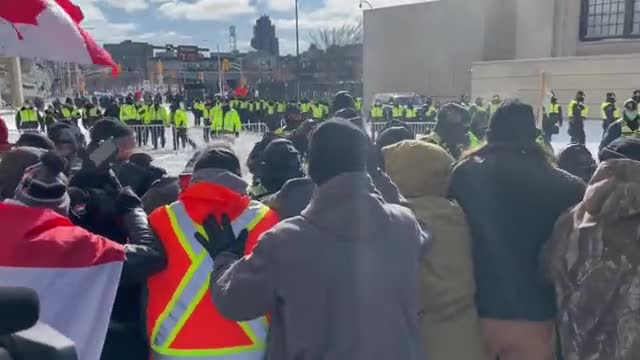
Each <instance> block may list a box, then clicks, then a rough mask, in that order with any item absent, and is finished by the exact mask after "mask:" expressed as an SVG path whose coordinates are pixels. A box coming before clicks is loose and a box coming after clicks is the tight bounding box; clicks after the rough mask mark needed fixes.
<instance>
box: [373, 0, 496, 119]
mask: <svg viewBox="0 0 640 360" xmlns="http://www.w3.org/2000/svg"><path fill="white" fill-rule="evenodd" d="M483 14H484V2H483V1H481V0H478V1H476V0H474V1H469V0H441V1H431V2H423V3H418V4H413V5H404V6H396V7H391V8H382V9H374V10H367V11H365V12H364V48H363V52H364V61H363V62H364V74H363V81H364V98H365V99H364V100H365V104H367V106H368V104H370V103H371V100H372V98H373V96H374V95H375V94H376V93H382V92H406V91H412V92H416V93H420V94H425V95H429V96H452V95H456V94H462V93H465V92H468V91H469V89H470V86H471V73H470V70H471V62H472V61H481V60H483V52H484V16H483ZM456 19H457V20H456Z"/></svg>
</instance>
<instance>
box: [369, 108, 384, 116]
mask: <svg viewBox="0 0 640 360" xmlns="http://www.w3.org/2000/svg"><path fill="white" fill-rule="evenodd" d="M371 117H372V118H374V119H381V118H383V117H384V109H383V108H382V106H376V105H374V106H372V107H371Z"/></svg>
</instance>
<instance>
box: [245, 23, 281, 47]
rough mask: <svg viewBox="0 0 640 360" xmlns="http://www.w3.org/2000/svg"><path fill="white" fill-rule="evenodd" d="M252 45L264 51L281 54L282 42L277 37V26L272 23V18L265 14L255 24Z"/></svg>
mask: <svg viewBox="0 0 640 360" xmlns="http://www.w3.org/2000/svg"><path fill="white" fill-rule="evenodd" d="M251 47H252V48H254V49H256V50H258V51H264V52H266V53H269V54H271V55H274V56H280V43H279V41H278V38H277V37H276V26H275V25H273V24H272V23H271V19H270V18H269V17H268V16H266V15H263V16H261V17H260V18H258V20H256V24H255V25H254V26H253V39H251Z"/></svg>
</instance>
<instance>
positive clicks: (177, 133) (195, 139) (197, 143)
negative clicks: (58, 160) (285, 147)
mask: <svg viewBox="0 0 640 360" xmlns="http://www.w3.org/2000/svg"><path fill="white" fill-rule="evenodd" d="M129 127H130V128H131V129H132V130H133V131H134V133H135V137H136V141H137V143H138V148H140V149H143V150H155V149H169V150H174V151H182V150H188V151H191V150H192V149H193V147H198V148H200V147H203V146H206V145H207V143H209V142H211V141H213V140H215V139H216V138H220V137H224V138H229V137H230V135H231V137H235V135H234V134H222V133H215V132H212V131H211V128H210V127H209V126H191V127H188V128H179V127H178V128H177V127H175V126H164V125H129ZM268 131H269V127H268V126H267V125H266V124H264V123H260V122H258V123H247V124H243V125H242V129H241V130H240V134H243V133H244V134H256V135H263V134H265V133H267V132H268ZM24 133H42V132H41V131H40V130H38V129H29V130H27V129H25V130H15V129H11V130H9V142H10V143H15V142H16V141H18V139H19V138H20V136H21V135H22V134H24ZM83 133H84V135H85V137H87V138H88V133H89V131H88V130H87V131H83Z"/></svg>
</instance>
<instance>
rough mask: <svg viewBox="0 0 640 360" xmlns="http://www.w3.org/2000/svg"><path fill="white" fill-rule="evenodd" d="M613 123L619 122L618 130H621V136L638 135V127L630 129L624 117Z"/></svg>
mask: <svg viewBox="0 0 640 360" xmlns="http://www.w3.org/2000/svg"><path fill="white" fill-rule="evenodd" d="M615 123H617V124H620V130H621V131H622V136H634V137H640V127H639V128H638V129H636V130H633V129H631V128H630V127H629V125H628V124H627V121H626V120H625V119H620V120H618V121H616V122H615Z"/></svg>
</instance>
